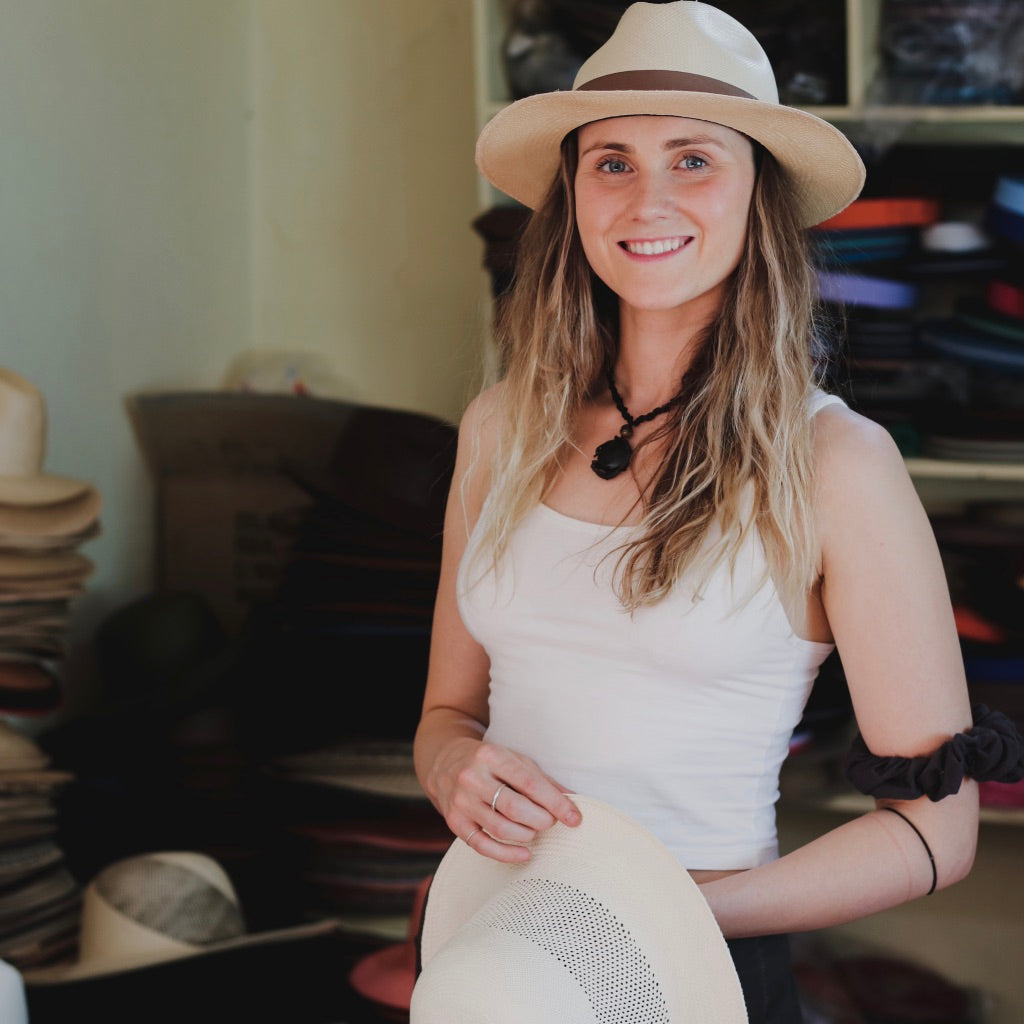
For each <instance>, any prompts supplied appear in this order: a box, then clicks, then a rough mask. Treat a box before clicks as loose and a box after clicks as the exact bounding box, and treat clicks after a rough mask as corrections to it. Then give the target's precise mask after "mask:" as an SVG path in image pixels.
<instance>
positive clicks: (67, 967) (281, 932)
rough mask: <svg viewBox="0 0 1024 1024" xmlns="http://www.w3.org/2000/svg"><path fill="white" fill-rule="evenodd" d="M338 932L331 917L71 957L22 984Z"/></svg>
mask: <svg viewBox="0 0 1024 1024" xmlns="http://www.w3.org/2000/svg"><path fill="white" fill-rule="evenodd" d="M337 932H340V925H339V924H338V922H337V921H336V920H335V919H333V918H327V919H325V920H322V921H316V922H314V923H312V924H301V925H294V926H291V927H288V928H276V929H272V930H268V931H265V932H257V933H255V934H251V935H242V936H239V937H238V938H235V939H228V940H226V941H224V942H212V943H210V944H209V945H206V946H200V947H196V948H195V949H190V950H188V951H181V950H173V949H164V950H160V951H159V952H153V953H152V954H150V955H139V956H138V957H135V958H133V959H131V960H125V959H119V960H116V961H114V960H103V959H99V958H97V959H94V960H89V961H74V962H71V963H64V964H54V965H51V966H47V967H37V968H35V969H34V970H27V971H24V972H23V977H24V979H25V984H26V985H60V984H64V983H67V982H72V981H83V980H85V979H88V978H99V977H109V976H111V975H116V974H127V973H129V972H132V971H139V970H145V969H148V968H151V967H156V966H159V965H161V964H169V963H172V962H173V963H181V962H182V961H191V960H195V959H198V958H201V957H207V956H212V955H214V954H220V953H231V952H244V951H245V950H249V949H253V948H259V947H263V946H267V945H280V944H282V943H289V944H290V943H296V942H304V941H306V940H308V939H315V938H317V937H319V936H326V935H331V934H334V933H337Z"/></svg>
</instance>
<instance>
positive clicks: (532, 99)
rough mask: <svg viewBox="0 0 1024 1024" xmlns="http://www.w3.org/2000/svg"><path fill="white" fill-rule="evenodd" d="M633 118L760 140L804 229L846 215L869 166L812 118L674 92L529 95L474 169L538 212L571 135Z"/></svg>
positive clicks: (504, 113)
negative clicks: (714, 128)
mask: <svg viewBox="0 0 1024 1024" xmlns="http://www.w3.org/2000/svg"><path fill="white" fill-rule="evenodd" d="M635 114H667V115H671V116H675V117H692V118H697V119H699V120H702V121H711V122H714V123H715V124H721V125H725V127H727V128H732V129H734V130H735V131H738V132H742V133H743V134H744V135H747V136H748V137H750V138H752V139H755V140H757V141H758V142H759V143H761V145H762V146H764V147H765V149H767V150H768V151H769V152H770V153H771V154H772V155H773V156H774V157H775V159H776V160H777V161H778V163H779V164H780V166H781V167H782V169H783V171H784V172H785V174H786V176H787V179H788V180H789V182H790V184H791V186H792V188H793V192H794V194H795V195H796V197H797V204H798V208H799V210H800V213H801V221H802V224H803V226H804V227H812V226H813V225H815V224H820V223H821V222H822V221H824V220H827V219H828V218H829V217H832V216H834V215H835V214H837V213H839V212H840V211H841V210H844V209H845V208H846V207H847V206H849V204H850V203H852V202H853V201H854V199H856V198H857V196H858V195H859V194H860V191H861V189H862V188H863V187H864V179H865V168H864V164H863V162H862V160H861V158H860V155H859V154H858V153H857V150H856V149H855V147H854V146H853V144H852V143H851V142H850V140H849V139H847V137H846V136H845V135H843V133H842V132H841V131H839V129H838V128H836V127H835V126H834V125H832V124H829V122H827V121H823V120H822V119H821V118H819V117H817V116H815V115H814V114H811V113H808V112H807V111H805V110H800V109H799V108H797V107H787V106H784V105H782V104H778V103H765V102H762V101H760V100H756V99H748V98H746V97H742V96H718V95H714V94H712V93H701V92H679V91H674V90H624V91H620V90H613V91H603V90H594V91H582V90H573V91H571V92H555V93H540V94H538V95H536V96H527V97H526V98H524V99H521V100H517V101H516V102H515V103H512V104H510V105H509V106H507V107H505V108H503V109H502V110H500V111H499V112H498V113H497V114H496V115H495V116H494V117H493V118H492V119H491V120H490V121H489V122H488V123H487V124H486V125H485V126H484V129H483V131H482V132H481V133H480V137H479V138H478V139H477V144H476V163H477V167H478V168H479V169H480V172H481V174H483V175H484V177H485V178H487V180H488V181H490V182H491V184H492V185H494V186H495V187H496V188H498V189H500V190H501V191H502V192H504V193H506V194H507V195H509V196H511V197H512V198H513V199H515V200H517V201H518V202H520V203H522V204H523V205H524V206H528V207H529V208H530V209H536V208H537V207H538V206H539V205H540V203H541V202H542V201H543V199H544V196H545V195H546V194H547V191H548V189H549V187H550V186H551V183H552V181H554V178H555V174H556V173H557V171H558V165H559V159H560V147H561V143H562V139H563V138H565V136H566V135H568V134H569V133H570V132H571V131H574V130H575V129H577V128H579V127H581V126H582V125H584V124H589V123H590V122H592V121H600V120H603V119H605V118H609V117H625V116H630V115H635Z"/></svg>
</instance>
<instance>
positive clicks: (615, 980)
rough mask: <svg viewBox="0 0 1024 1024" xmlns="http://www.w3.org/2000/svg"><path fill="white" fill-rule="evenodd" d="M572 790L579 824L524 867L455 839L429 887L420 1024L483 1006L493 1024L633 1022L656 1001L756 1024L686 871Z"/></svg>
mask: <svg viewBox="0 0 1024 1024" xmlns="http://www.w3.org/2000/svg"><path fill="white" fill-rule="evenodd" d="M569 796H570V798H571V799H572V800H573V802H574V803H575V804H576V806H577V807H578V808H579V809H580V811H581V813H582V815H583V822H582V824H580V825H578V826H577V827H575V828H569V827H568V826H565V825H562V824H560V823H558V824H556V825H554V826H553V827H552V828H550V829H548V830H546V831H545V832H542V833H540V835H539V836H538V837H537V838H536V839H535V840H534V842H533V843H532V844H531V846H530V851H531V859H530V860H529V861H528V862H527V863H525V864H504V863H499V862H498V861H495V860H491V859H490V858H487V857H483V856H481V855H480V854H478V853H476V852H475V851H474V850H473V849H471V848H470V847H469V846H467V845H466V843H465V842H463V841H462V840H461V839H456V840H455V841H454V842H453V843H452V845H451V847H450V848H449V850H448V852H447V853H446V854H445V856H444V857H443V858H442V859H441V861H440V863H439V864H438V867H437V870H436V872H435V874H434V878H433V882H432V884H431V886H430V889H429V891H428V893H427V900H426V906H425V910H424V917H423V928H422V933H421V939H420V958H421V963H422V970H421V973H420V975H419V977H418V979H417V981H416V986H415V988H414V989H413V996H412V1003H411V1006H410V1022H411V1024H463V1022H466V1024H468V1022H469V1021H471V1020H479V1019H482V1018H481V1017H480V1015H479V1013H480V1011H481V1010H482V1008H483V1007H486V1008H487V1009H488V1011H489V1014H488V1016H487V1019H488V1020H490V1021H492V1024H498V1022H499V1021H500V1022H504V1021H509V1022H511V1021H513V1020H517V1021H518V1020H530V1019H533V1020H536V1019H539V1017H540V1016H543V1015H544V1014H545V1013H548V1014H550V1012H551V1008H552V1007H553V1006H555V1005H559V1006H560V1007H562V1009H563V1010H564V1011H565V1013H564V1014H563V1013H561V1012H560V1013H559V1020H560V1021H562V1022H563V1024H570V1022H575V1021H576V1020H588V1021H589V1020H598V1019H600V1020H605V1019H607V1020H636V1019H640V1018H639V1016H638V1014H637V1012H636V1011H637V1007H638V1005H640V1003H641V1002H644V1003H645V1004H646V1005H647V1007H648V1009H649V1007H650V1005H652V1003H651V1002H650V1001H653V1003H656V1004H658V1005H661V1006H663V1008H664V1015H663V1018H662V1017H658V1018H657V1019H665V1020H686V1021H692V1022H694V1024H712V1022H714V1024H746V1021H747V1013H746V1005H745V1002H744V998H743V991H742V988H741V986H740V983H739V978H738V976H737V974H736V969H735V966H734V965H733V961H732V957H731V955H730V953H729V948H728V946H727V945H726V942H725V939H724V937H723V935H722V933H721V930H720V929H719V927H718V924H717V922H716V921H715V918H714V915H713V914H712V912H711V909H710V907H709V906H708V904H707V901H706V900H705V899H704V896H703V894H702V893H701V891H700V889H699V888H698V887H697V884H696V883H695V882H694V881H693V879H692V878H691V877H690V875H689V873H688V872H687V871H686V870H685V869H684V868H683V867H682V865H680V864H679V862H678V861H677V860H676V858H675V857H674V856H673V855H672V854H671V852H670V851H669V850H668V848H667V847H666V846H665V845H664V844H663V843H662V842H661V841H660V840H659V839H658V838H657V837H656V836H654V834H653V833H651V832H650V831H649V830H647V829H646V828H645V827H644V826H642V825H640V824H639V823H638V822H636V821H634V820H633V819H632V818H630V817H628V816H627V815H624V814H622V813H621V812H619V811H618V810H616V809H615V808H613V807H611V806H609V805H607V804H605V803H603V802H602V801H599V800H596V799H594V798H592V797H586V796H581V795H579V794H569ZM595 1000H596V1001H597V1002H599V1003H601V1004H602V1013H604V1016H602V1015H601V1013H596V1012H595V1011H594V1009H593V1005H594V1001H595ZM496 1007H501V1009H500V1011H499V1010H498V1009H495V1008H496ZM573 1007H576V1009H575V1010H574V1009H573ZM577 1011H578V1012H577ZM651 1019H654V1017H653V1016H652V1017H651Z"/></svg>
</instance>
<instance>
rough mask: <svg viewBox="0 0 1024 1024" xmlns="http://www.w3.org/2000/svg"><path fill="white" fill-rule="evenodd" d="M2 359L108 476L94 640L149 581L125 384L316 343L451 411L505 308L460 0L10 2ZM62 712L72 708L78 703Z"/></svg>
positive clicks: (169, 380)
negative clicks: (476, 221) (477, 224)
mask: <svg viewBox="0 0 1024 1024" xmlns="http://www.w3.org/2000/svg"><path fill="white" fill-rule="evenodd" d="M0 24H2V25H3V31H2V32H0V182H2V188H0V231H2V234H0V237H2V239H3V246H2V255H0V261H2V262H0V311H2V315H3V329H2V332H0V362H2V364H3V365H5V366H7V367H8V368H10V369H12V370H15V371H16V372H18V373H20V374H22V375H24V376H26V377H28V378H29V379H30V380H31V381H32V382H33V383H35V384H36V386H37V387H39V388H40V390H41V391H42V392H43V394H44V396H45V398H46V402H47V411H48V444H47V454H46V462H45V466H44V469H45V470H46V471H47V472H51V473H59V474H63V475H67V476H73V477H76V478H79V479H85V480H88V481H89V482H91V483H92V484H93V485H94V486H95V487H96V488H97V489H98V490H99V491H100V492H101V494H102V496H103V501H104V505H103V511H102V514H101V525H102V535H101V536H100V537H98V538H96V539H95V540H92V541H89V542H88V543H87V544H85V545H83V546H82V548H81V550H82V552H83V553H84V554H86V555H88V556H89V557H90V558H91V559H92V560H93V561H94V562H95V565H96V569H95V573H94V575H93V577H92V578H91V580H90V581H89V584H88V588H87V591H86V594H85V595H83V596H82V597H80V598H78V599H76V601H75V602H74V604H73V613H74V617H73V624H72V629H71V634H70V637H69V639H70V641H71V650H70V652H69V655H68V658H67V661H66V666H65V677H66V685H65V692H66V702H67V704H68V705H69V707H70V708H71V709H73V707H74V705H75V702H76V700H78V699H79V698H80V697H82V696H83V695H82V693H81V692H80V688H82V687H85V686H87V682H86V677H87V676H88V657H89V651H88V646H89V638H90V637H91V636H92V634H93V631H94V629H95V627H96V625H97V624H98V623H99V622H100V621H101V620H102V619H103V617H105V616H106V615H107V614H108V613H109V612H111V611H112V610H114V609H116V608H118V607H119V606H121V605H122V604H124V603H125V602H127V601H129V600H131V599H132V598H134V597H136V596H138V595H140V594H142V593H145V592H146V591H148V590H149V589H150V588H151V587H152V585H153V582H154V579H153V574H154V567H155V557H154V544H153V537H154V511H153V486H152V480H151V477H150V473H149V468H148V467H147V466H146V465H145V464H144V461H143V459H142V456H141V452H140V450H139V448H138V445H137V443H136V439H135V436H134V434H133V431H132V428H131V425H130V423H129V420H128V418H127V415H126V412H125V409H124V400H125V397H126V396H127V395H128V394H131V393H133V392H135V391H138V390H153V389H164V388H215V387H218V386H220V385H221V384H222V382H223V380H224V375H225V373H226V371H227V370H228V368H229V366H230V365H231V363H232V361H233V360H234V359H236V357H238V356H239V355H240V354H242V353H245V352H247V351H249V352H253V351H258V352H260V351H266V350H271V349H273V350H280V349H284V350H289V351H295V352H313V353H317V354H319V356H321V357H323V358H324V359H325V360H327V361H329V363H330V365H331V367H332V368H333V369H334V371H335V372H336V375H337V377H338V378H339V380H341V381H342V382H343V386H344V387H345V389H346V392H347V394H348V396H349V397H351V398H352V399H353V400H356V401H361V402H366V403H369V404H379V405H386V406H391V407H396V408H407V409H413V410H417V411H422V412H428V413H432V414H434V415H437V416H440V417H442V418H446V419H451V420H455V419H457V418H458V416H459V415H460V414H461V411H462V408H463V406H464V403H465V401H466V399H467V397H468V395H469V393H470V392H471V390H472V388H473V387H474V386H475V381H476V376H475V368H476V365H477V361H478V349H479V346H480V344H481V337H482V333H483V330H484V327H483V325H484V324H485V323H486V321H487V316H488V312H487V308H486V290H485V286H484V276H483V275H484V271H483V270H482V245H481V244H480V242H479V240H478V239H477V238H476V236H475V234H474V232H473V230H472V227H471V221H472V218H473V217H474V216H475V214H476V212H477V205H476V204H477V193H476V189H477V178H476V172H475V170H474V167H473V143H474V140H475V129H476V124H475V108H474V93H473V83H474V78H473V54H472V28H473V26H472V5H471V4H469V3H468V2H465V0H31V2H26V0H0ZM66 711H67V709H65V713H66Z"/></svg>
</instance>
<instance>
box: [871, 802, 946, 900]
mask: <svg viewBox="0 0 1024 1024" xmlns="http://www.w3.org/2000/svg"><path fill="white" fill-rule="evenodd" d="M882 810H883V811H892V813H893V814H898V815H899V816H900V817H901V818H902V819H903V820H904V821H905V822H906V823H907V824H908V825H909V826H910V827H911V828H912V829H913V830H914V831H915V832H916V833H917V838H918V839H920V840H921V842H922V844H923V845H924V848H925V850H926V851H927V853H928V859H929V860H930V861H931V862H932V887H931V888H930V889H929V890H928V891H927V892H926V893H925V896H931V894H932V893H933V892H935V886H936V884H937V883H938V881H939V873H938V871H936V869H935V858H934V857H933V856H932V848H931V847H930V846H929V845H928V840H927V839H925V837H924V836H923V835H921V831H920V829H918V827H917V826H916V825H915V824H914V823H913V822H912V821H911V820H910V819H909V818H908V817H907V816H906V815H905V814H904V813H903V812H902V811H897V810H896V808H895V807H883V808H882Z"/></svg>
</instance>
